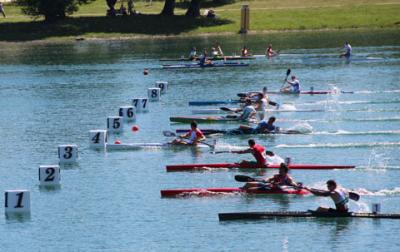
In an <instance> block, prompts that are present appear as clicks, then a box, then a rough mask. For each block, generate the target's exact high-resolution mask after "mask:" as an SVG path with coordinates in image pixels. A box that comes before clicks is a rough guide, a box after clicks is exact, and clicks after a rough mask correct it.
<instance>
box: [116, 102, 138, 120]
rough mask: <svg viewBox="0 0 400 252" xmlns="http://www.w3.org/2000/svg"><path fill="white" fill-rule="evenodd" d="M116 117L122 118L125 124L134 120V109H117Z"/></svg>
mask: <svg viewBox="0 0 400 252" xmlns="http://www.w3.org/2000/svg"><path fill="white" fill-rule="evenodd" d="M118 115H119V116H120V117H123V118H124V121H125V122H130V121H135V120H136V108H135V107H133V106H121V107H119V111H118Z"/></svg>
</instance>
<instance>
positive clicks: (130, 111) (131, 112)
mask: <svg viewBox="0 0 400 252" xmlns="http://www.w3.org/2000/svg"><path fill="white" fill-rule="evenodd" d="M126 113H127V115H128V117H133V108H129V109H128V111H127V112H126Z"/></svg>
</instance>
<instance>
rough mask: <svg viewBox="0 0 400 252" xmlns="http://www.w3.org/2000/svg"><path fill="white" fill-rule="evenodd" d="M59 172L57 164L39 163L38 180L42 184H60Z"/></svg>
mask: <svg viewBox="0 0 400 252" xmlns="http://www.w3.org/2000/svg"><path fill="white" fill-rule="evenodd" d="M60 180H61V174H60V166H58V165H41V166H39V182H40V185H42V186H57V185H60Z"/></svg>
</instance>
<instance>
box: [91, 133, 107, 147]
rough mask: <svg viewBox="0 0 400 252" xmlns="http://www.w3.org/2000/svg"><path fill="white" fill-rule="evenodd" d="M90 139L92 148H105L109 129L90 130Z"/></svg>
mask: <svg viewBox="0 0 400 252" xmlns="http://www.w3.org/2000/svg"><path fill="white" fill-rule="evenodd" d="M89 140H90V147H91V148H104V147H105V146H106V143H107V130H90V131H89Z"/></svg>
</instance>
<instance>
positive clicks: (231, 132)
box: [176, 129, 305, 136]
mask: <svg viewBox="0 0 400 252" xmlns="http://www.w3.org/2000/svg"><path fill="white" fill-rule="evenodd" d="M189 131H190V130H188V129H177V130H176V133H181V134H182V133H188V132H189ZM201 132H203V134H204V135H212V134H228V135H239V136H240V135H275V134H286V135H292V134H305V133H302V132H300V131H297V130H282V129H281V130H279V131H278V132H274V131H271V132H268V133H246V132H243V133H238V132H237V131H236V130H216V129H202V130H201Z"/></svg>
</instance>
